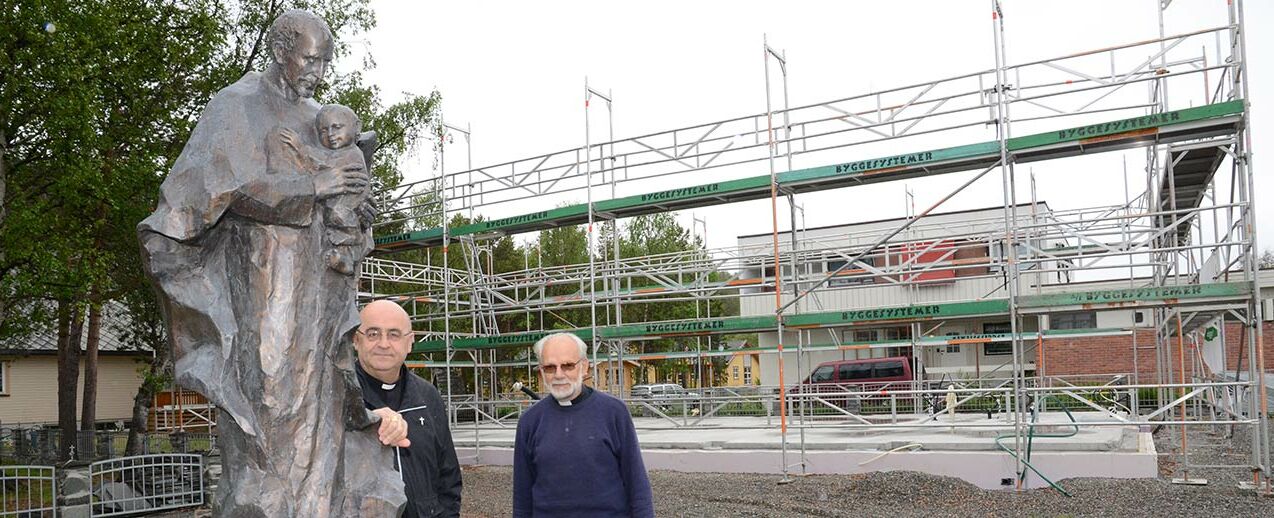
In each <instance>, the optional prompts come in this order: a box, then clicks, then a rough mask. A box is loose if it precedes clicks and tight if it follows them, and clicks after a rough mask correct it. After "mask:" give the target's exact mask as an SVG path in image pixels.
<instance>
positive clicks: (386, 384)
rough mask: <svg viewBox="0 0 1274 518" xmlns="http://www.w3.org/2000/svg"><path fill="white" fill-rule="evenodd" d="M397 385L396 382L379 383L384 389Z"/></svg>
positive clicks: (392, 388) (390, 388) (391, 388)
mask: <svg viewBox="0 0 1274 518" xmlns="http://www.w3.org/2000/svg"><path fill="white" fill-rule="evenodd" d="M397 386H398V384H397V383H381V384H380V388H382V389H384V390H394V387H397Z"/></svg>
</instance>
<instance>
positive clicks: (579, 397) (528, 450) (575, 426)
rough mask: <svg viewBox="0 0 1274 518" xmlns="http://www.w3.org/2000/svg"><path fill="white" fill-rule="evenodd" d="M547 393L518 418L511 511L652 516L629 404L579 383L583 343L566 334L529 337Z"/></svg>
mask: <svg viewBox="0 0 1274 518" xmlns="http://www.w3.org/2000/svg"><path fill="white" fill-rule="evenodd" d="M534 350H535V356H536V357H537V358H539V363H540V376H542V378H543V380H544V385H545V386H546V387H548V389H549V394H551V395H552V396H553V397H549V398H544V399H542V400H540V402H538V403H536V404H535V405H534V406H532V407H531V408H530V409H528V410H527V411H526V412H525V413H523V414H522V418H521V419H518V430H517V437H516V439H515V440H514V443H513V444H514V446H513V516H515V517H531V516H581V517H584V516H587V517H620V516H623V517H653V516H654V515H655V511H654V503H653V500H652V498H651V492H650V481H649V480H648V479H647V478H646V467H645V465H644V464H643V463H642V460H641V446H640V445H639V444H638V443H637V430H636V428H635V427H634V426H633V419H632V416H631V415H630V414H629V413H628V407H627V406H626V405H624V403H623V402H622V401H620V400H618V399H615V398H614V397H612V396H611V395H609V394H606V393H604V392H600V391H595V390H593V388H592V387H588V386H585V385H584V372H586V371H587V370H588V359H587V358H586V356H587V351H588V346H587V345H585V344H584V341H583V340H580V339H579V337H577V336H575V335H573V334H570V333H557V334H552V335H549V336H546V337H544V338H542V339H540V341H538V342H536V343H535V346H534Z"/></svg>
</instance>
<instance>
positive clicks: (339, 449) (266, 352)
mask: <svg viewBox="0 0 1274 518" xmlns="http://www.w3.org/2000/svg"><path fill="white" fill-rule="evenodd" d="M268 44H269V52H270V56H271V57H272V58H273V60H272V63H271V64H270V65H269V66H268V67H267V68H266V70H265V71H264V72H249V73H248V74H246V75H244V76H243V78H242V79H240V80H239V81H237V82H235V83H234V84H232V85H230V86H229V87H226V88H225V89H223V90H221V91H220V92H218V93H217V94H216V95H215V96H213V98H212V100H211V101H209V102H208V106H207V107H206V108H205V110H204V112H203V114H202V115H201V116H200V118H199V122H198V124H197V125H196V126H195V129H194V132H193V133H192V134H191V136H190V140H189V141H188V142H187V143H186V147H185V148H184V149H183V150H182V152H181V155H180V156H179V157H178V158H177V161H176V162H175V163H174V164H173V169H172V171H171V172H170V173H169V175H168V177H167V179H166V180H165V181H164V183H163V186H162V188H161V189H162V191H161V195H160V201H159V206H158V208H157V209H156V210H155V212H154V214H151V215H150V217H148V218H146V219H145V220H143V221H142V222H141V224H140V225H138V234H139V238H140V240H141V243H142V251H143V258H144V261H145V268H146V271H147V273H148V274H149V275H150V278H151V280H152V283H153V284H154V285H155V287H156V289H157V291H158V293H159V300H160V302H161V306H162V308H163V313H164V319H165V322H166V325H167V331H168V337H169V340H170V342H171V345H172V350H173V358H174V361H175V370H176V376H177V383H179V384H181V385H182V386H185V387H189V388H193V389H195V390H197V391H199V392H200V393H202V394H203V395H204V396H206V397H207V398H208V400H209V401H211V402H213V403H214V404H216V405H217V406H218V407H219V408H220V410H221V411H220V412H219V413H218V417H217V433H218V438H219V442H218V444H219V446H220V448H221V451H222V465H223V472H222V478H221V481H220V486H219V488H218V493H217V496H216V502H215V507H216V509H217V512H218V515H219V516H234V517H236V518H238V517H258V516H259V517H270V518H276V517H292V516H298V517H307V518H308V517H326V516H336V517H340V516H394V515H395V513H396V512H398V510H399V509H400V508H401V506H402V504H403V503H404V502H405V500H406V497H405V495H404V493H403V486H402V482H401V480H400V478H399V476H398V474H397V473H395V472H394V471H393V470H392V466H393V458H392V452H391V451H390V450H389V449H387V448H385V447H383V446H382V445H381V444H380V443H379V441H378V440H377V436H376V434H375V432H374V431H373V430H371V429H370V428H371V426H372V425H373V424H375V421H376V418H375V417H374V416H373V415H372V414H370V413H368V411H367V410H366V409H365V407H364V405H363V401H362V396H361V393H360V389H359V385H358V380H357V378H356V377H355V374H354V370H353V362H354V354H353V351H354V350H353V347H352V345H351V343H352V342H351V337H352V334H353V332H354V330H355V329H356V328H357V327H358V313H357V308H356V307H355V296H356V287H357V286H356V282H357V281H356V278H355V277H353V276H350V275H344V274H341V273H339V272H337V271H335V270H332V269H330V268H328V267H327V263H326V261H325V260H324V248H323V246H324V241H323V237H324V230H325V229H324V218H323V217H322V212H321V210H320V209H321V208H322V205H321V202H322V201H323V200H326V199H328V198H331V197H334V196H340V195H347V194H359V193H363V192H365V190H366V189H368V176H367V172H366V171H365V170H363V168H362V167H359V166H357V165H355V166H351V167H348V168H347V169H344V170H339V171H331V170H328V171H319V172H307V171H300V170H288V169H286V168H284V169H283V170H278V169H277V168H276V167H274V165H275V164H277V163H279V162H282V161H275V162H270V167H267V162H269V161H270V156H269V155H270V153H271V152H270V149H271V147H272V146H270V145H268V143H269V142H270V141H271V139H274V138H277V133H279V132H281V131H287V130H290V131H291V132H293V133H295V134H296V135H298V136H299V137H300V138H301V139H302V140H303V141H304V142H305V143H306V144H309V147H311V148H318V147H319V141H318V135H317V133H316V130H315V123H314V121H315V115H316V114H317V113H318V110H319V105H318V104H317V103H316V102H315V101H314V100H313V99H312V98H311V97H312V96H313V95H314V90H315V88H316V87H318V85H319V83H320V81H321V80H322V78H323V73H324V71H325V69H326V68H327V66H328V64H329V63H330V62H331V60H332V45H333V41H332V33H331V30H330V29H329V28H328V26H327V24H326V23H325V22H324V21H323V20H322V19H320V18H318V17H317V16H315V15H313V14H311V13H309V12H306V11H300V10H291V11H288V12H285V13H284V14H282V15H281V16H279V18H278V19H276V20H275V21H274V23H273V25H272V26H271V27H270V31H269V41H268Z"/></svg>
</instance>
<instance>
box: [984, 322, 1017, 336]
mask: <svg viewBox="0 0 1274 518" xmlns="http://www.w3.org/2000/svg"><path fill="white" fill-rule="evenodd" d="M982 332H983V333H986V334H989V335H991V334H1008V333H1012V332H1013V327H1012V326H1010V325H1009V323H1008V322H987V323H985V324H982Z"/></svg>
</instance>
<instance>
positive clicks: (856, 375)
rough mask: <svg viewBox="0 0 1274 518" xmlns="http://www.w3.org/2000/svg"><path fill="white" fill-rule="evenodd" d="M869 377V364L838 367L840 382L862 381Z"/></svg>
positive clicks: (848, 364)
mask: <svg viewBox="0 0 1274 518" xmlns="http://www.w3.org/2000/svg"><path fill="white" fill-rule="evenodd" d="M870 377H871V364H870V363H842V364H841V366H840V380H841V381H855V380H864V379H867V378H870Z"/></svg>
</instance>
